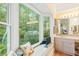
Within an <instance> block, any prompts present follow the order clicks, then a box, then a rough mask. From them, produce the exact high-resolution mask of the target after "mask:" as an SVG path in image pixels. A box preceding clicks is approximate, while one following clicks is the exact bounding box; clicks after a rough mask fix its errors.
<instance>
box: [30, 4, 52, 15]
mask: <svg viewBox="0 0 79 59" xmlns="http://www.w3.org/2000/svg"><path fill="white" fill-rule="evenodd" d="M30 5H31V6H33V7H34V8H35V9H37V10H38V11H39V12H41V13H42V14H48V15H50V14H51V13H50V10H49V8H48V6H47V4H46V3H30Z"/></svg>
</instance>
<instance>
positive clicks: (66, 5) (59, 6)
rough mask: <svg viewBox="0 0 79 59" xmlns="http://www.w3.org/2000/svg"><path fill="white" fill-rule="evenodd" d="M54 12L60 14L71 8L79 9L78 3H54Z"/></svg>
mask: <svg viewBox="0 0 79 59" xmlns="http://www.w3.org/2000/svg"><path fill="white" fill-rule="evenodd" d="M55 7H56V12H62V11H65V10H68V9H71V8H75V7H79V3H55Z"/></svg>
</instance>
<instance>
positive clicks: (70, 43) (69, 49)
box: [55, 38, 75, 55]
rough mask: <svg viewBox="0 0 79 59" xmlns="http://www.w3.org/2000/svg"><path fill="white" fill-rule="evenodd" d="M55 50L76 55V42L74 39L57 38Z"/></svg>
mask: <svg viewBox="0 0 79 59" xmlns="http://www.w3.org/2000/svg"><path fill="white" fill-rule="evenodd" d="M55 49H56V51H60V52H64V53H65V54H68V55H74V54H75V41H74V40H73V39H65V38H55Z"/></svg>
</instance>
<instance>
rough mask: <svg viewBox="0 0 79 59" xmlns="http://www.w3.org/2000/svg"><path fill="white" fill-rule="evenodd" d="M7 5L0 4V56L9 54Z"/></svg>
mask: <svg viewBox="0 0 79 59" xmlns="http://www.w3.org/2000/svg"><path fill="white" fill-rule="evenodd" d="M7 26H8V24H7V5H6V4H0V56H3V55H6V54H7Z"/></svg>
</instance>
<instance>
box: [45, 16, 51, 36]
mask: <svg viewBox="0 0 79 59" xmlns="http://www.w3.org/2000/svg"><path fill="white" fill-rule="evenodd" d="M48 36H50V19H49V17H46V16H45V17H44V37H48Z"/></svg>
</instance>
